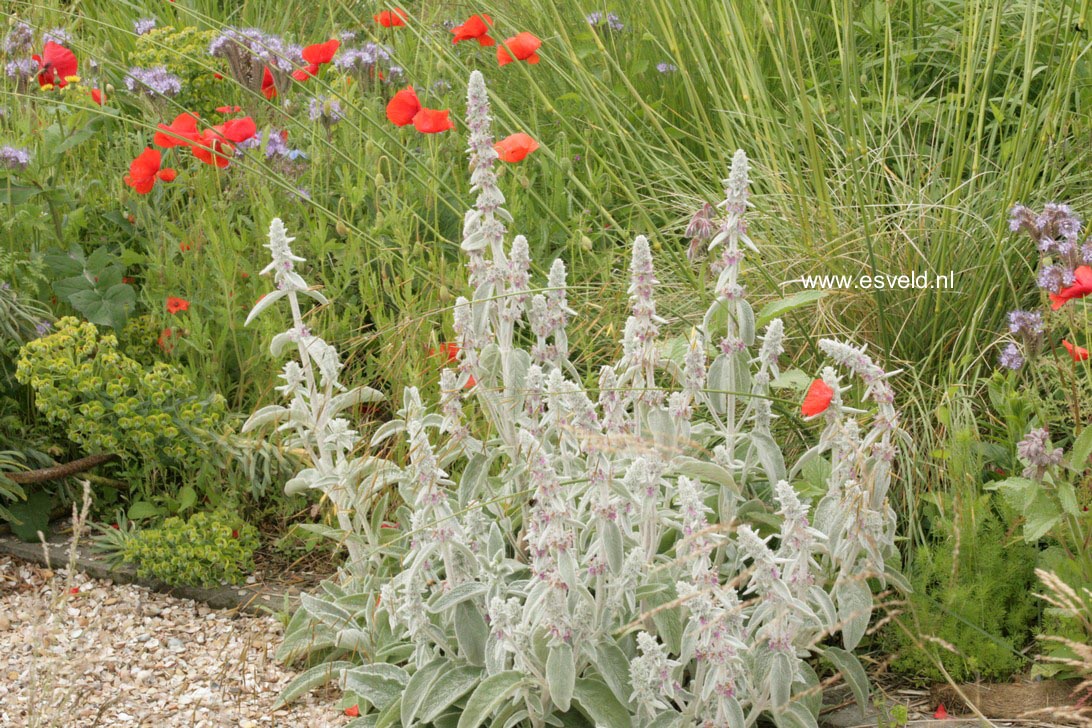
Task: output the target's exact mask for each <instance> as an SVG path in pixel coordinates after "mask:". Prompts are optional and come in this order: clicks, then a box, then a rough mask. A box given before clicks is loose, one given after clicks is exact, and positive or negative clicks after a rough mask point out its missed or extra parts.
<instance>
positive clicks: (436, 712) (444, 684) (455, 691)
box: [421, 665, 504, 724]
mask: <svg viewBox="0 0 1092 728" xmlns="http://www.w3.org/2000/svg"><path fill="white" fill-rule="evenodd" d="M497 674H498V675H503V674H504V673H497ZM481 677H482V670H481V668H480V667H474V666H472V665H459V666H457V667H452V668H451V669H449V670H446V671H444V672H442V673H441V674H440V676H439V677H437V678H436V679H435V680H433V682H432V685H431V686H430V687H429V689H428V694H427V695H426V696H425V701H424V703H423V704H422V705H421V710H422V711H423V712H422V713H421V722H422V723H425V724H428V723H432V722H433V721H435V720H436V719H437V718H438V717H440V715H441V714H443V713H444V711H446V710H447V709H448V708H450V707H451V706H452V705H453V704H454V703H455V701H457V700H459V699H460V698H461V697H463V696H464V695H466V694H467V693H468V692H470V691H471V690H473V689H474V686H475V685H477V684H478V681H479V680H481Z"/></svg>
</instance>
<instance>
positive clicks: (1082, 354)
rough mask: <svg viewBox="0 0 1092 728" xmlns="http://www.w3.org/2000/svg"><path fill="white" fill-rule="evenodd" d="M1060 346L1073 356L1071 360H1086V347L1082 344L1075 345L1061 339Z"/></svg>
mask: <svg viewBox="0 0 1092 728" xmlns="http://www.w3.org/2000/svg"><path fill="white" fill-rule="evenodd" d="M1062 346H1064V347H1065V350H1066V351H1068V352H1069V355H1070V356H1071V357H1073V361H1086V360H1087V359H1088V349H1086V348H1084V347H1083V346H1077V345H1076V344H1070V343H1069V342H1068V341H1064V340H1063V341H1062Z"/></svg>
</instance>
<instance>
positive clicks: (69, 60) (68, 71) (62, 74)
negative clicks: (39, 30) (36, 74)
mask: <svg viewBox="0 0 1092 728" xmlns="http://www.w3.org/2000/svg"><path fill="white" fill-rule="evenodd" d="M41 62H44V64H45V65H47V66H50V67H51V68H52V69H53V72H54V73H55V74H56V76H57V78H58V79H60V82H59V83H58V85H61V84H62V83H63V80H64V79H65V78H67V77H68V76H75V75H76V72H77V70H78V68H79V61H78V60H76V54H75V53H73V52H72V51H70V50H69V49H67V48H65V47H64V46H63V45H60V44H58V43H54V42H53V41H47V42H46V44H45V47H44V48H43V49H42V61H41Z"/></svg>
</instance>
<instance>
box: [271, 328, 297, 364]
mask: <svg viewBox="0 0 1092 728" xmlns="http://www.w3.org/2000/svg"><path fill="white" fill-rule="evenodd" d="M295 344H296V331H295V330H292V331H282V332H281V333H279V334H277V335H276V336H274V337H273V339H272V340H271V341H270V342H269V353H270V354H272V355H273V356H274V357H275V358H276V357H280V355H281V354H283V353H284V349H285V347H286V346H291V345H295Z"/></svg>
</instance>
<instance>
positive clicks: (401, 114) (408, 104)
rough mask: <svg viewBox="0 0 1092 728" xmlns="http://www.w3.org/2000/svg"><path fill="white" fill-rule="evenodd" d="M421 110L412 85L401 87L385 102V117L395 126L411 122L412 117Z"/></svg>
mask: <svg viewBox="0 0 1092 728" xmlns="http://www.w3.org/2000/svg"><path fill="white" fill-rule="evenodd" d="M420 110H421V102H420V101H419V100H418V98H417V92H416V91H414V90H413V86H409V87H407V88H404V89H402V90H401V91H399V92H398V93H396V94H395V95H394V97H393V98H391V100H390V102H388V103H387V118H388V119H390V121H391V123H392V124H394V125H395V126H406V125H407V124H412V123H413V117H414V116H416V115H417V112H418V111H420Z"/></svg>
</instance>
